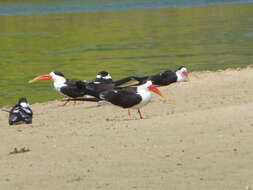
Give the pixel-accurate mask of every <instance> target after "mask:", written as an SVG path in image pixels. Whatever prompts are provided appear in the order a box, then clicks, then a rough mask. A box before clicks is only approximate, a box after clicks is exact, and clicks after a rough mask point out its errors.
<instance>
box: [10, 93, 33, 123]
mask: <svg viewBox="0 0 253 190" xmlns="http://www.w3.org/2000/svg"><path fill="white" fill-rule="evenodd" d="M8 112H9V125H16V124H22V123H26V124H31V123H32V119H33V111H32V109H31V108H30V105H29V103H28V101H27V99H26V98H25V97H23V98H20V99H19V101H18V104H16V105H15V106H13V107H12V109H11V110H10V111H8Z"/></svg>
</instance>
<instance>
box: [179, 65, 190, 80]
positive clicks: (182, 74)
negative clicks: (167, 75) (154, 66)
mask: <svg viewBox="0 0 253 190" xmlns="http://www.w3.org/2000/svg"><path fill="white" fill-rule="evenodd" d="M176 74H177V76H178V81H187V80H189V77H188V75H189V71H188V69H187V68H186V67H179V68H178V70H177V71H176Z"/></svg>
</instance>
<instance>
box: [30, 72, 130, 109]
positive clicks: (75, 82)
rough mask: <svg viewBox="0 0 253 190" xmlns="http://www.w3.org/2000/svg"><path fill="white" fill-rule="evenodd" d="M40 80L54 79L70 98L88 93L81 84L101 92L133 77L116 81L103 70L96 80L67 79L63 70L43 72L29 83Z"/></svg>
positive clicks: (57, 85) (55, 85) (58, 87)
mask: <svg viewBox="0 0 253 190" xmlns="http://www.w3.org/2000/svg"><path fill="white" fill-rule="evenodd" d="M40 80H53V86H54V89H55V90H56V91H57V92H59V93H61V94H63V95H65V96H67V97H70V98H78V97H83V96H85V95H87V94H86V93H85V91H83V90H82V88H80V84H81V86H85V87H86V88H87V89H90V90H94V91H97V92H101V91H104V90H108V89H112V88H114V87H115V86H118V85H121V84H123V83H126V82H128V81H130V80H131V78H130V77H128V78H124V79H121V80H118V81H115V82H114V81H113V80H112V78H111V76H110V74H109V73H108V72H106V71H101V72H99V73H98V74H97V76H96V78H95V79H94V80H91V81H85V80H79V79H67V78H65V76H64V74H63V73H62V72H50V73H49V74H43V75H40V76H37V77H35V78H34V79H32V80H30V81H29V83H32V82H35V81H40ZM67 103H68V101H66V102H65V103H64V104H63V105H62V106H65V105H66V104H67Z"/></svg>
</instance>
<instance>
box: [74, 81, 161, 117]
mask: <svg viewBox="0 0 253 190" xmlns="http://www.w3.org/2000/svg"><path fill="white" fill-rule="evenodd" d="M83 90H84V91H85V93H87V94H89V95H91V96H94V97H95V98H96V99H94V101H100V100H105V101H107V102H110V103H112V104H113V105H116V106H119V107H122V108H127V109H128V115H129V116H130V110H129V109H137V110H138V113H139V115H140V118H141V119H143V117H142V115H141V111H140V108H141V107H143V106H145V105H146V104H148V103H149V102H150V100H151V97H152V94H151V91H152V92H154V93H156V94H158V95H160V96H162V97H163V94H162V93H161V91H160V90H159V89H158V88H157V87H155V86H154V85H152V82H151V81H147V82H146V83H145V84H143V85H140V86H136V87H134V86H128V87H118V88H114V89H111V90H106V91H103V92H100V93H98V92H95V91H92V90H89V89H83ZM78 100H80V101H87V99H82V98H79V99H78ZM88 101H89V100H88Z"/></svg>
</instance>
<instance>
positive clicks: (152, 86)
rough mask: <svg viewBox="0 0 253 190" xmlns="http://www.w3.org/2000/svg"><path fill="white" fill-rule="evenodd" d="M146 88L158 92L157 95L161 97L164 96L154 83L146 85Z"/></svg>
mask: <svg viewBox="0 0 253 190" xmlns="http://www.w3.org/2000/svg"><path fill="white" fill-rule="evenodd" d="M148 88H149V89H150V90H151V91H153V92H154V93H156V94H158V95H159V96H161V97H163V98H164V95H163V94H162V93H161V91H160V90H159V89H158V88H156V87H155V86H154V85H150V86H148Z"/></svg>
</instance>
